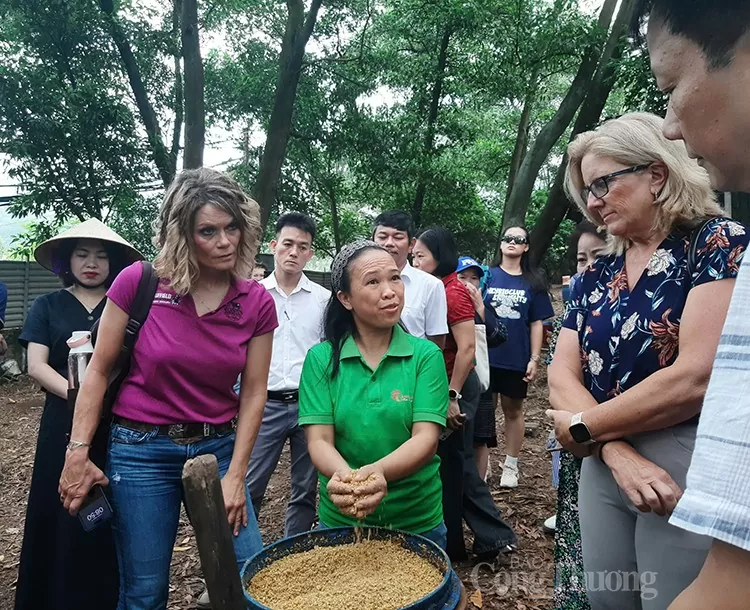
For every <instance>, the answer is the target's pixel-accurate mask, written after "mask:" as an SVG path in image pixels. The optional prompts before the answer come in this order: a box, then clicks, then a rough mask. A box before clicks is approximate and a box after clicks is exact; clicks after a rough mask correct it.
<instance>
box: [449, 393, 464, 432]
mask: <svg viewBox="0 0 750 610" xmlns="http://www.w3.org/2000/svg"><path fill="white" fill-rule="evenodd" d="M465 419H466V415H464V414H463V413H461V408H460V407H459V406H458V401H457V400H451V401H450V403H449V404H448V415H447V416H446V424H447V426H448V427H449V428H450V429H451V430H458V429H459V428H460V427H461V426H463V425H464V420H465Z"/></svg>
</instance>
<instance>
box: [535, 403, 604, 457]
mask: <svg viewBox="0 0 750 610" xmlns="http://www.w3.org/2000/svg"><path fill="white" fill-rule="evenodd" d="M545 415H547V417H548V418H549V419H550V420H552V423H553V424H554V426H555V437H556V438H557V440H558V442H559V443H560V444H561V445H562V446H563V447H564V448H565V451H567V452H568V453H571V454H573V455H574V456H576V457H577V458H585V457H588V456H590V455H591V450H592V448H593V445H580V444H578V443H576V442H575V441H574V440H573V437H572V436H571V435H570V420H571V419H573V414H572V413H570V412H568V411H555V410H553V409H547V411H545Z"/></svg>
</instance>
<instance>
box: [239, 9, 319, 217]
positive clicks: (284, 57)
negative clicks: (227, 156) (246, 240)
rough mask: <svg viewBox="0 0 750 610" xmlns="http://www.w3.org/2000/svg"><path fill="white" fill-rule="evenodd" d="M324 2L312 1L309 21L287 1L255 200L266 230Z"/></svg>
mask: <svg viewBox="0 0 750 610" xmlns="http://www.w3.org/2000/svg"><path fill="white" fill-rule="evenodd" d="M322 1H323V0H312V5H311V6H310V11H309V12H308V13H307V18H305V7H304V3H303V1H302V0H287V3H286V5H287V10H288V13H289V15H288V17H287V21H286V30H285V31H284V39H283V41H282V44H281V53H280V55H279V76H278V78H277V80H276V93H275V94H274V101H273V109H272V110H271V118H270V120H269V121H268V133H267V136H266V143H265V146H264V148H263V154H262V156H261V159H260V168H259V170H258V177H257V179H256V181H255V188H254V189H253V193H254V195H255V199H256V200H257V201H258V204H259V205H260V213H261V224H262V226H263V227H265V226H266V223H267V222H268V218H269V216H270V215H271V209H272V208H273V204H274V203H275V202H276V193H277V190H278V184H279V178H280V177H281V166H282V165H283V164H284V158H285V156H286V147H287V143H288V142H289V134H290V132H291V129H292V118H293V115H294V103H295V99H296V97H297V86H298V84H299V79H300V75H301V73H302V60H303V59H304V57H305V47H306V46H307V42H308V40H309V39H310V35H311V34H312V31H313V28H314V27H315V22H316V21H317V18H318V11H319V9H320V5H321V4H322Z"/></svg>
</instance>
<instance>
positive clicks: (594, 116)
mask: <svg viewBox="0 0 750 610" xmlns="http://www.w3.org/2000/svg"><path fill="white" fill-rule="evenodd" d="M634 11H635V1H634V0H623V2H622V4H621V5H620V10H619V12H618V14H617V19H616V20H615V24H614V27H613V28H612V32H611V33H610V36H609V39H608V40H607V44H606V46H605V47H604V52H603V53H602V59H601V62H600V64H599V69H598V70H597V74H596V77H595V79H594V82H593V83H592V86H591V88H590V89H589V93H588V95H587V96H586V99H585V100H584V102H583V105H582V106H581V111H580V112H579V113H578V117H577V118H576V122H575V124H574V125H573V131H572V133H571V140H572V139H573V137H575V136H576V135H578V134H579V133H582V132H584V131H588V130H590V129H593V128H594V126H595V125H596V123H597V122H598V121H599V118H600V117H601V114H602V111H603V110H604V106H605V105H606V103H607V98H609V94H610V93H611V91H612V88H613V87H614V85H615V82H616V80H617V79H616V66H617V62H618V61H619V60H620V58H621V57H622V52H623V50H624V48H625V44H626V39H625V32H626V28H627V27H628V24H629V23H630V21H631V19H632V18H633V13H634ZM567 165H568V155H567V153H566V154H565V156H564V157H563V160H562V163H561V164H560V167H559V168H558V169H557V174H556V176H555V182H554V184H553V185H552V188H551V189H550V192H549V195H548V196H547V203H546V204H545V206H544V209H543V210H542V213H541V215H540V217H539V220H538V221H537V223H536V226H535V227H534V230H533V231H532V232H531V244H532V246H531V251H530V253H529V254H530V257H531V261H532V264H535V265H538V264H539V263H540V262H541V260H542V258H543V257H544V254H545V253H546V252H547V250H548V249H549V247H550V245H551V244H552V239H553V238H554V236H555V233H556V232H557V229H558V227H559V226H560V223H561V222H562V221H563V220H564V219H565V217H566V216H567V215H569V212H571V211H573V212H574V211H575V210H572V207H574V206H573V205H572V204H571V203H570V202H569V201H568V198H567V195H566V194H565V186H564V184H565V170H566V167H567Z"/></svg>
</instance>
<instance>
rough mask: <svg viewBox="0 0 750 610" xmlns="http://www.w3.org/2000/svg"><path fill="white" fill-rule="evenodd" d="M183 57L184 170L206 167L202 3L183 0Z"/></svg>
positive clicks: (195, 0)
mask: <svg viewBox="0 0 750 610" xmlns="http://www.w3.org/2000/svg"><path fill="white" fill-rule="evenodd" d="M181 26H182V57H183V60H184V62H185V150H184V152H183V155H182V167H183V168H185V169H192V168H195V167H202V166H203V147H204V144H205V138H206V113H205V108H204V105H203V60H202V59H201V47H200V40H199V39H198V0H183V4H182V24H181Z"/></svg>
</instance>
